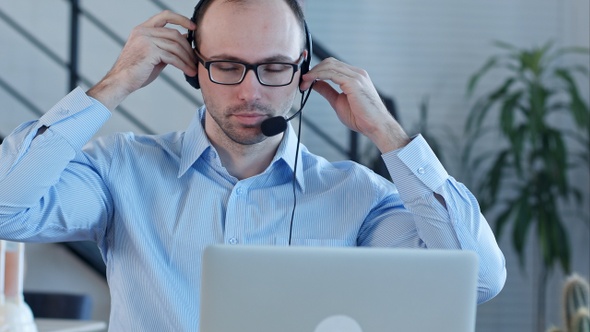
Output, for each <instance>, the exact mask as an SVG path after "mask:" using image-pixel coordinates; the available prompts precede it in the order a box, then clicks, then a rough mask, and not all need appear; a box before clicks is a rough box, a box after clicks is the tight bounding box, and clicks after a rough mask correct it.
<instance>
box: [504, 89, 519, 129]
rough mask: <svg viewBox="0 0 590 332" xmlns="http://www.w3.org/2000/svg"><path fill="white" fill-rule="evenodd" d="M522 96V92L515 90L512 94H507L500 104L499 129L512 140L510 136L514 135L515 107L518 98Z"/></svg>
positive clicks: (516, 109)
mask: <svg viewBox="0 0 590 332" xmlns="http://www.w3.org/2000/svg"><path fill="white" fill-rule="evenodd" d="M522 95H523V91H522V90H517V91H515V92H514V93H512V94H509V95H507V96H506V98H504V102H503V103H502V108H501V110H500V128H501V129H502V132H503V133H504V134H505V135H506V136H508V137H509V138H510V140H512V136H513V134H514V130H513V127H514V117H515V114H516V113H517V111H518V108H517V107H516V106H517V105H518V102H519V101H520V98H521V97H522Z"/></svg>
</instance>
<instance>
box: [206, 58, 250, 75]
mask: <svg viewBox="0 0 590 332" xmlns="http://www.w3.org/2000/svg"><path fill="white" fill-rule="evenodd" d="M211 67H213V68H214V69H215V70H219V71H222V72H227V73H231V72H242V71H243V70H244V67H243V65H242V64H239V63H235V62H225V61H220V62H214V63H212V64H211Z"/></svg>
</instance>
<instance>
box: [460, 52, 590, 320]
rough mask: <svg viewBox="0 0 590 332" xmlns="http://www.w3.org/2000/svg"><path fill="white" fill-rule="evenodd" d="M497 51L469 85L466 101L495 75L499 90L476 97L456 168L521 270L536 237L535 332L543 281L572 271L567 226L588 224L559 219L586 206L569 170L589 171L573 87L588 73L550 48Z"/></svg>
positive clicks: (585, 116) (584, 121)
mask: <svg viewBox="0 0 590 332" xmlns="http://www.w3.org/2000/svg"><path fill="white" fill-rule="evenodd" d="M496 46H497V47H499V48H500V50H501V51H500V53H499V54H497V55H493V56H491V57H490V58H489V59H488V60H487V62H486V63H485V64H484V65H483V66H482V67H481V68H480V69H479V70H478V71H477V72H475V73H474V74H473V75H472V76H471V78H470V80H469V83H468V87H467V91H468V95H469V96H473V95H474V93H475V91H476V88H477V86H478V84H480V82H481V80H482V79H483V78H484V77H489V76H491V74H496V75H502V76H501V77H502V80H501V82H500V84H499V85H497V86H495V87H494V88H493V89H492V90H491V91H488V92H484V93H481V94H479V96H478V97H475V103H474V106H473V107H472V109H471V110H470V112H469V116H468V118H467V122H466V127H465V134H466V137H467V139H466V141H467V144H466V148H465V153H464V156H463V162H464V165H467V169H469V170H473V171H475V172H478V174H472V179H474V180H473V181H472V182H473V183H471V184H470V185H471V187H472V189H473V190H474V192H476V194H477V195H478V200H479V202H480V205H481V209H482V211H483V213H486V214H490V215H493V216H495V218H494V219H491V220H490V221H493V224H494V225H495V226H494V227H495V233H496V236H497V237H498V238H500V237H501V236H502V235H503V234H504V231H505V229H506V228H507V226H509V225H510V226H511V227H512V228H511V229H512V234H511V237H512V245H513V246H514V249H515V251H516V253H517V254H518V257H519V261H520V263H521V267H522V266H524V265H523V264H524V260H525V256H524V253H525V248H526V246H527V238H528V235H529V233H530V232H534V233H535V235H536V236H535V238H534V239H535V242H536V244H537V245H538V248H539V250H540V251H539V252H540V255H541V261H542V267H541V272H540V273H539V276H538V278H539V279H538V284H537V285H538V287H539V292H538V294H539V301H538V307H537V309H536V310H537V317H538V321H537V325H538V326H537V328H536V331H541V330H544V329H545V327H544V324H545V289H546V284H547V279H548V277H549V275H550V273H551V271H552V270H553V269H555V268H556V267H561V269H562V270H563V271H564V272H565V273H568V274H569V273H570V269H571V266H570V252H571V248H570V241H569V237H568V232H567V228H566V226H565V224H566V219H567V221H568V222H570V221H572V220H573V219H576V218H579V219H581V220H584V222H587V220H588V216H584V215H583V214H585V213H583V212H577V213H576V215H574V216H571V218H570V216H568V218H566V216H565V214H564V210H565V208H566V207H567V208H571V207H572V206H574V208H577V207H580V206H585V205H587V202H588V198H584V196H587V195H588V192H587V191H586V192H584V191H583V190H582V189H580V188H578V187H577V186H576V185H577V184H574V183H572V181H571V174H572V172H573V171H574V170H576V169H577V168H581V169H582V170H587V169H588V167H589V159H590V158H589V155H590V150H589V149H590V148H589V147H590V142H589V136H590V112H589V109H588V102H587V101H585V100H584V97H583V96H582V94H581V93H580V89H579V81H578V80H579V79H584V80H588V67H587V66H585V65H570V64H568V62H564V61H563V60H565V58H564V57H565V56H568V55H569V56H574V55H576V54H577V55H578V56H580V55H581V56H584V57H587V55H588V49H584V48H578V47H572V48H556V47H554V46H553V45H552V43H547V44H545V45H543V46H541V47H533V48H530V49H520V48H517V47H515V46H513V45H510V44H507V43H503V42H496ZM585 63H587V60H586V61H585ZM495 77H500V76H495ZM492 135H496V136H492ZM498 135H499V136H498ZM490 137H493V139H494V141H493V142H494V144H493V145H494V146H493V148H491V149H490V148H489V146H490V144H487V146H488V149H487V150H486V149H485V148H484V147H485V145H482V143H483V141H484V140H485V139H488V138H490ZM488 142H489V141H488ZM568 202H569V205H567V203H568ZM583 202H586V203H583Z"/></svg>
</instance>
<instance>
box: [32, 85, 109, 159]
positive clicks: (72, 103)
mask: <svg viewBox="0 0 590 332" xmlns="http://www.w3.org/2000/svg"><path fill="white" fill-rule="evenodd" d="M110 117H111V112H110V111H109V110H108V109H107V108H106V107H105V106H104V105H102V104H101V103H100V102H98V101H97V100H96V99H94V98H91V97H89V96H88V95H86V93H85V92H84V91H83V90H82V89H81V88H80V87H77V88H76V89H74V90H73V91H72V92H70V93H69V94H68V95H67V96H65V97H64V98H63V99H62V100H60V101H59V102H58V103H57V104H56V105H55V106H53V107H52V108H51V109H50V110H49V111H48V112H47V113H45V114H44V115H43V116H42V117H41V118H40V119H39V123H41V124H42V125H44V126H47V127H50V130H51V131H53V132H54V133H56V134H58V135H60V136H62V137H64V138H65V139H66V140H67V141H68V142H69V143H70V144H71V145H72V147H73V148H74V149H75V150H79V149H81V148H82V146H84V144H86V142H88V141H89V140H90V139H91V138H92V136H94V134H95V133H96V132H97V131H98V130H99V129H100V128H101V127H102V125H103V124H104V123H105V122H106V121H107V120H108V119H109V118H110Z"/></svg>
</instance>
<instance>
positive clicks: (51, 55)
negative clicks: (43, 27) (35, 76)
mask: <svg viewBox="0 0 590 332" xmlns="http://www.w3.org/2000/svg"><path fill="white" fill-rule="evenodd" d="M0 19H2V20H3V21H4V22H6V24H8V25H9V26H10V27H11V28H13V29H14V30H15V31H16V32H17V33H18V34H20V35H21V36H23V37H24V39H25V40H27V41H29V42H30V43H31V44H32V45H33V46H34V47H36V48H37V49H39V50H40V51H41V53H42V54H45V55H46V56H47V57H49V58H50V59H51V60H53V62H55V63H57V64H58V65H60V66H61V67H64V68H66V69H68V68H69V67H70V65H69V64H68V63H67V62H65V61H64V60H62V59H61V58H60V57H59V56H58V55H57V54H56V53H55V52H53V51H52V50H51V49H50V48H49V47H47V46H46V45H45V44H43V43H42V42H41V41H40V40H39V39H38V38H36V37H35V36H33V35H32V34H31V33H29V32H28V31H27V30H26V29H25V28H23V27H22V26H21V25H20V24H18V23H17V22H16V21H14V20H13V19H11V18H10V16H8V15H6V14H5V13H4V12H3V11H2V9H0ZM78 80H79V81H81V82H82V83H83V84H84V85H86V86H92V85H93V84H92V83H91V82H90V80H88V79H87V78H85V77H84V76H82V75H78ZM13 90H14V89H13ZM7 91H8V90H7ZM25 99H26V98H25ZM21 102H22V101H21ZM28 104H31V103H28ZM24 105H25V106H27V104H26V103H24ZM31 105H32V104H31ZM27 108H29V109H30V110H32V111H34V110H33V109H32V108H30V107H28V106H27ZM117 110H118V111H119V113H120V114H121V115H122V116H123V117H124V118H126V119H127V120H128V121H129V122H131V123H132V124H134V125H135V126H136V127H137V128H139V129H140V130H142V131H143V132H145V133H147V134H153V133H154V131H153V130H151V129H150V128H148V127H147V126H146V125H144V124H143V123H142V122H141V121H139V119H137V118H136V117H135V116H133V114H131V113H130V112H129V111H128V110H127V109H125V108H124V107H123V106H119V107H117Z"/></svg>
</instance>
